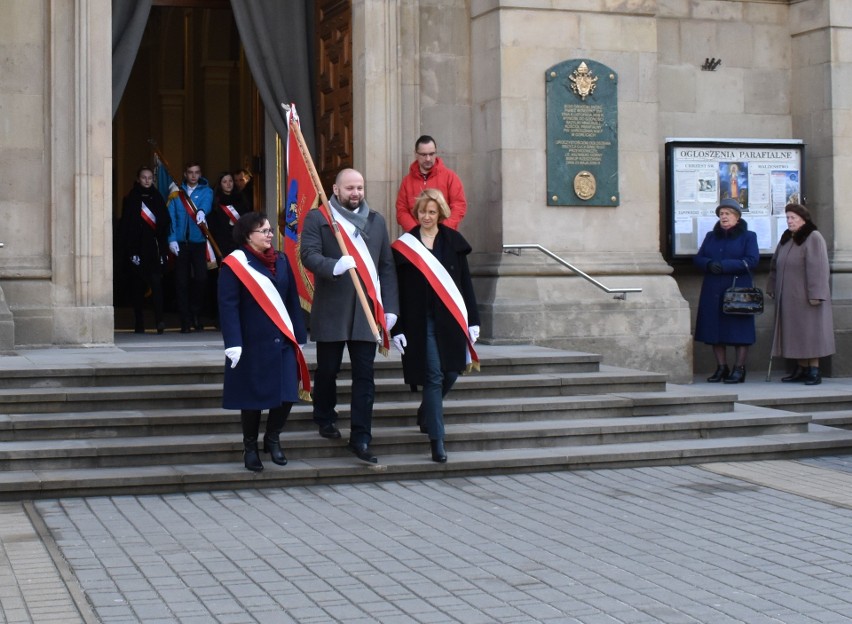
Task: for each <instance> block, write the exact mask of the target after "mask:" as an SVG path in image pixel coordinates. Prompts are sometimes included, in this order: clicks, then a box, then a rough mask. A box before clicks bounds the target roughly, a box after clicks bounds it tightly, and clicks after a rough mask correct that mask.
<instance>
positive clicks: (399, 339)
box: [393, 334, 408, 355]
mask: <svg viewBox="0 0 852 624" xmlns="http://www.w3.org/2000/svg"><path fill="white" fill-rule="evenodd" d="M393 346H394V347H396V350H397V351H399V353H400V355H405V347H407V346H408V341H407V340H406V339H405V334H397V335H396V336H394V337H393Z"/></svg>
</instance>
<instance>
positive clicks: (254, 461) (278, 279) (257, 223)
mask: <svg viewBox="0 0 852 624" xmlns="http://www.w3.org/2000/svg"><path fill="white" fill-rule="evenodd" d="M272 235H273V232H272V228H271V227H270V225H269V221H268V219H267V218H266V215H264V214H263V213H259V212H249V213H247V214H245V215H243V216H242V217H240V219H239V221H237V223H236V225H235V226H234V240H235V241H239V242H240V243H241V245H240V247H239V249H236V250H235V251H233V252H232V253H231V254H230V255H229V256H228V258H226V259H225V260H224V261H223V263H222V266H221V268H220V274H219V319H220V321H221V324H222V339H223V340H224V342H225V356H226V358H227V360H230V364H227V362H226V366H225V382H224V389H223V392H222V407H224V408H225V409H235V410H236V409H238V410H240V416H241V422H242V429H243V448H244V456H243V458H244V462H245V466H246V468H248V469H249V470H251V471H253V472H260V471H261V470H263V464H262V463H261V461H260V457H259V455H258V448H257V436H258V433H259V429H260V412H261V410H265V409H268V410H269V417H268V418H267V421H266V433H265V434H264V436H263V450H264V452H267V453H269V454H270V457H271V459H272V461H273V463H276V464H278V465H280V466H283V465H285V464H286V463H287V458H286V457H285V456H284V452H283V451H282V450H281V443H280V440H279V434H280V433H281V430H282V429H283V428H284V425H285V423H286V422H287V417H288V416H289V414H290V408H291V407H292V406H293V403H295V402H296V401H298V400H299V398H300V394H301V395H303V396H304V393H303V392H300V388H299V379H300V376H301V379H302V380H303V385H305V384H304V382H306V381H307V384H306V385H307V387H308V388H309V387H310V382H309V380H306V379H305V377H307V375H308V373H307V367H306V366H304V358H303V357H302V356H301V350H300V347H299V345H302V344H305V342H307V331H306V330H305V324H304V321H303V319H302V309H301V307H300V304H299V293H298V290H297V289H296V281H295V279H294V278H293V271H292V269H291V268H290V263H289V262H288V261H287V256H286V255H284V254H283V253H279V252H277V251H275V249H273V247H272ZM246 279H249V280H250V281H248V286H247V282H246V281H245V280H246ZM249 287H251V288H252V290H250V289H249ZM263 294H266V296H267V297H269V298H267V299H264V298H263V296H262V295H263ZM262 304H266V307H264V306H263V305H262ZM269 304H273V305H269ZM276 306H280V307H283V308H284V309H285V310H286V312H287V316H288V317H289V319H290V329H291V330H292V331H291V333H292V336H288V335H287V334H285V333H284V331H282V329H281V327H282V325H279V324H277V323H276V322H275V320H274V319H273V317H272V316H270V312H271V311H272V310H277V309H279V307H276ZM282 318H283V316H281V317H279V320H280V319H282ZM284 325H286V323H284ZM300 368H301V372H300ZM305 392H306V391H305Z"/></svg>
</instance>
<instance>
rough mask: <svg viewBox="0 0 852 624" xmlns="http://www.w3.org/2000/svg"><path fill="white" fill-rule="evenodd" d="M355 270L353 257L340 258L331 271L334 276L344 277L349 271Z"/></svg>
mask: <svg viewBox="0 0 852 624" xmlns="http://www.w3.org/2000/svg"><path fill="white" fill-rule="evenodd" d="M354 268H355V258H353V257H352V256H340V260H338V261H337V264H335V265H334V269H333V270H332V271H331V272H332V274H333V275H343V274H344V273H346V271H348V270H349V269H354Z"/></svg>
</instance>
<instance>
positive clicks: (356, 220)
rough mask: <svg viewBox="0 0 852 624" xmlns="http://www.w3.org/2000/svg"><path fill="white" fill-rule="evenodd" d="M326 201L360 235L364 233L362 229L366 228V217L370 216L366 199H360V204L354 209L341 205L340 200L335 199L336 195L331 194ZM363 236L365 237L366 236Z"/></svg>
mask: <svg viewBox="0 0 852 624" xmlns="http://www.w3.org/2000/svg"><path fill="white" fill-rule="evenodd" d="M328 203H329V204H331V207H332V208H334V209H335V210H336V211H337V212H338V213H340V216H342V217H343V218H344V219H346V220H347V221H349V222H350V223H351V224H352V225H354V226H355V227H356V228H357V229H358V231H359V232H360V233H361V235H362V236H363V235H364V230H365V229H366V228H367V217H369V216H370V207H369V206H368V205H367V200H366V199H362V200H361V205H360V206H358V207H357V208H356V209H355V210H349V209H348V208H344V207H343V206H341V205H340V202H339V201H337V195H332V196H331V199H329V200H328ZM364 238H366V236H365V237H364Z"/></svg>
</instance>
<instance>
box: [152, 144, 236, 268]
mask: <svg viewBox="0 0 852 624" xmlns="http://www.w3.org/2000/svg"><path fill="white" fill-rule="evenodd" d="M148 143H150V144H151V147H153V148H154V154H155V155H156V156H157V159H158V160H159V161H160V162H161V163H162V165H163V167H165V169H166V173H168V174H169V177H170V178H171V179H172V181H174V183H175V186H177V187H178V193H180V195H181V197H183V198H185V199H186V202H187V203H188V204H189V206H190V207H191V208H192V210H193V211H194V214H195V215H197V214H198V206H196V205H195V203H194V202H193V201H192V198H191V197H190V196H189V195H187V194H186V192H185V191H184V190H183V189H182V188H181V186H180V184H178V183H177V178H175V177H174V176H173V175H172V172H171V171H170V170H169V163H168V162H167V161H166V159H165V157H164V156H163V154H162V152H160V150H159V149H158V148H157V143H156V141H154V139H148ZM161 192H162V191H161ZM195 225H197V226H198V229H199V230H201V233H202V234H204V238H206V239H207V242H209V243H210V246H211V247H213V251H214V252H215V254H216V258H218V259H219V260H221V259H222V251H221V250H220V249H219V245H217V244H216V241H215V240H214V239H213V236H211V235H210V230H209V229H208V228H207V224H206V223H198V222H197V221H196V222H195Z"/></svg>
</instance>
